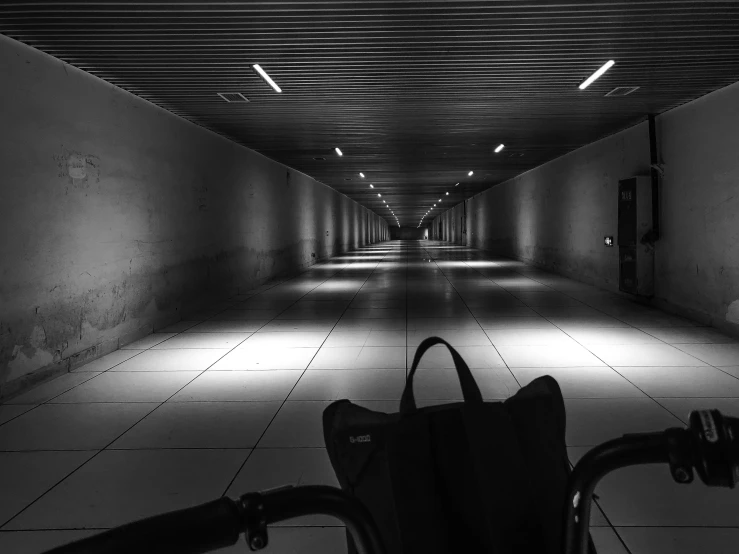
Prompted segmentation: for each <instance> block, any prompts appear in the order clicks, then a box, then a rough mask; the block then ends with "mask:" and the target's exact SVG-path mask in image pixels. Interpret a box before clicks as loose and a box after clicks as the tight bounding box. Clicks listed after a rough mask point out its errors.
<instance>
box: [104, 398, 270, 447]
mask: <svg viewBox="0 0 739 554" xmlns="http://www.w3.org/2000/svg"><path fill="white" fill-rule="evenodd" d="M280 405H281V403H280V402H279V401H278V402H167V403H166V404H163V405H162V406H160V407H159V408H157V409H156V410H155V411H154V412H152V413H151V414H149V415H148V416H147V417H146V418H145V419H144V420H143V421H140V422H139V423H138V424H137V425H136V426H135V427H134V428H133V429H131V430H129V431H128V432H127V433H125V434H124V435H123V436H122V437H121V438H119V439H118V440H117V441H115V442H114V443H113V444H112V445H111V446H110V448H112V449H132V448H139V449H142V448H143V449H146V448H253V447H254V445H256V443H257V441H258V440H259V437H261V436H262V433H264V431H265V430H266V429H267V425H269V422H270V421H272V418H273V417H274V416H275V414H276V413H277V410H278V409H279V408H280Z"/></svg>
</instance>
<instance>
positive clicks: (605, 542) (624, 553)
mask: <svg viewBox="0 0 739 554" xmlns="http://www.w3.org/2000/svg"><path fill="white" fill-rule="evenodd" d="M590 536H591V537H592V538H593V543H594V544H595V550H596V552H597V553H598V554H634V553H633V552H629V551H628V550H627V549H626V547H624V545H623V543H622V542H621V540H620V539H619V538H618V535H617V534H616V532H615V531H614V530H613V529H612V528H611V527H592V524H591V528H590Z"/></svg>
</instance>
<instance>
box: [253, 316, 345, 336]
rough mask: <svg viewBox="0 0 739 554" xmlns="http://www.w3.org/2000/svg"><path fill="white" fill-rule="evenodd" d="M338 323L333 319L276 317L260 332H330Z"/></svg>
mask: <svg viewBox="0 0 739 554" xmlns="http://www.w3.org/2000/svg"><path fill="white" fill-rule="evenodd" d="M334 325H336V322H335V321H333V320H321V321H311V320H307V319H274V320H272V321H270V322H269V323H267V324H266V325H265V326H264V327H262V328H261V329H260V330H259V332H260V333H268V332H278V333H291V332H296V331H298V332H303V333H330V332H331V330H332V329H333V328H334Z"/></svg>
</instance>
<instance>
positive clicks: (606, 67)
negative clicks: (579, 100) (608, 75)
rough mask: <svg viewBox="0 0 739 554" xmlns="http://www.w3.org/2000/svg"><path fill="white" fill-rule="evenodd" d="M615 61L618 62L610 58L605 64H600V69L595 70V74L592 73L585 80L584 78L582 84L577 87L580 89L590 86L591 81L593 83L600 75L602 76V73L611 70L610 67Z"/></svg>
mask: <svg viewBox="0 0 739 554" xmlns="http://www.w3.org/2000/svg"><path fill="white" fill-rule="evenodd" d="M615 63H616V62H614V61H613V60H608V61H607V62H606V63H604V64H603V65H602V66H600V68H599V69H598V71H596V72H595V73H593V74H592V75H591V76H590V77H588V78H587V79H585V80H584V81H583V82H582V83H581V84H580V86H579V87H577V88H579V89H580V90H585V89H586V88H588V87H589V86H590V84H591V83H592V82H593V81H595V80H596V79H597V78H598V77H600V76H601V75H603V74H604V73H605V72H606V71H608V70H609V69H610V68H611V67H613V64H615Z"/></svg>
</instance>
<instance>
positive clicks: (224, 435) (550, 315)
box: [0, 241, 739, 554]
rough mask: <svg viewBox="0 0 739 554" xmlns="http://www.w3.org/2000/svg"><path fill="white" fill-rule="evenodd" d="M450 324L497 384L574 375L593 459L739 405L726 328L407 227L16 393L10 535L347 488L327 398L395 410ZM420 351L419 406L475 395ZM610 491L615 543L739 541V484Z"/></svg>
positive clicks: (612, 484)
mask: <svg viewBox="0 0 739 554" xmlns="http://www.w3.org/2000/svg"><path fill="white" fill-rule="evenodd" d="M431 335H439V336H442V337H445V338H446V339H448V340H449V341H450V342H451V343H452V344H454V345H455V346H457V347H458V350H459V351H460V353H461V354H462V356H463V357H464V358H465V360H466V361H467V362H468V364H469V365H470V367H471V368H472V371H473V373H474V374H475V377H476V379H477V381H478V383H479V385H480V388H481V390H482V391H483V394H484V396H485V397H486V398H487V399H489V400H496V399H503V398H506V397H508V396H510V395H511V394H513V393H515V391H516V390H518V388H519V387H520V386H522V385H525V384H526V383H528V382H529V381H530V380H532V379H534V378H535V377H536V376H538V375H542V374H550V375H553V376H554V377H555V378H556V379H557V380H558V381H559V382H560V384H561V386H562V388H563V391H564V394H565V396H566V403H567V410H568V432H567V440H568V445H569V448H570V453H571V457H572V459H573V460H575V459H577V458H578V457H579V456H581V455H582V454H583V452H585V451H587V449H588V448H589V447H592V446H593V445H595V444H598V443H600V442H602V441H604V440H607V439H609V438H612V437H615V436H618V435H621V434H623V433H627V432H640V431H649V430H655V429H664V428H666V427H669V426H675V425H682V422H684V420H685V416H686V414H687V413H688V411H689V410H691V409H695V408H698V407H714V406H715V407H719V408H720V409H722V410H725V411H727V412H730V413H731V412H733V413H734V414H739V343H737V342H736V341H734V340H732V339H730V338H728V337H725V336H723V335H721V334H719V333H717V332H716V331H715V330H713V329H709V328H704V327H697V326H695V325H694V324H693V323H691V322H690V321H687V320H684V319H681V318H678V317H675V316H672V315H669V314H666V313H663V312H660V311H657V310H653V309H649V308H646V307H644V306H641V305H638V304H635V303H633V302H631V301H630V300H629V299H627V298H624V297H622V296H619V295H617V294H612V293H609V292H605V291H602V290H599V289H596V288H593V287H590V286H588V285H584V284H582V283H578V282H576V281H572V280H569V279H566V278H563V277H560V276H557V275H553V274H550V273H546V272H543V271H540V270H538V269H536V268H533V267H530V266H527V265H525V264H523V263H521V262H518V261H515V260H508V259H503V258H500V259H498V258H495V259H493V258H489V257H486V256H485V255H484V254H482V253H481V252H478V251H476V250H474V249H471V248H465V247H459V246H454V245H450V244H448V243H438V242H431V241H423V242H400V241H393V242H386V243H382V244H378V245H374V246H368V247H365V248H362V249H359V250H357V251H355V252H350V253H347V254H344V255H342V256H337V257H336V258H334V259H332V260H330V261H328V262H326V263H323V264H319V265H316V266H313V267H312V268H311V269H310V270H309V271H307V272H305V273H303V274H301V275H299V276H297V277H295V278H293V279H289V280H283V281H282V282H274V283H268V284H266V285H263V286H261V287H259V288H258V289H256V290H253V291H250V292H248V293H244V294H241V295H239V296H237V297H235V298H232V299H230V300H229V301H227V302H219V303H216V304H214V305H213V306H210V307H209V308H207V309H205V310H201V311H200V312H199V313H195V314H191V315H190V317H189V318H188V319H186V320H184V321H181V322H179V323H177V324H175V325H173V326H171V327H169V328H166V329H161V330H160V331H159V332H157V333H155V334H152V335H150V336H148V337H146V338H144V339H142V340H141V341H138V342H136V343H134V344H130V345H128V346H126V347H124V349H121V350H119V351H117V352H114V353H113V354H110V355H108V356H105V357H104V358H101V359H100V360H97V361H95V362H93V363H91V364H88V365H87V366H83V367H82V368H80V369H78V370H77V371H75V372H73V373H70V374H68V375H65V376H62V377H60V378H58V379H56V380H54V381H52V382H49V383H47V384H44V385H42V386H40V387H38V388H36V389H34V390H32V391H30V392H29V393H27V394H25V395H23V396H20V397H17V398H15V399H13V400H11V401H10V402H8V403H7V404H5V405H2V406H0V422H2V423H3V424H2V425H1V426H0V449H2V450H3V451H4V452H0V490H2V491H3V494H2V495H0V524H4V525H3V527H2V528H1V529H0V550H2V551H4V552H37V551H39V550H41V549H42V548H43V547H50V546H51V545H53V544H57V543H59V542H62V541H64V540H69V539H70V538H73V537H76V536H79V535H80V534H84V533H86V532H87V531H84V529H90V528H107V527H110V526H114V525H118V524H121V523H123V522H125V521H127V520H130V519H134V518H138V517H143V516H146V515H150V514H153V513H156V512H159V511H164V510H170V509H176V508H181V507H185V506H188V505H192V504H195V503H199V502H204V501H207V500H209V499H212V498H214V497H218V496H219V495H222V494H224V493H225V494H228V495H232V496H236V495H238V494H241V493H243V492H246V491H249V490H255V489H261V488H268V487H272V486H276V485H279V484H283V483H301V484H309V483H327V484H336V480H335V478H334V476H333V474H332V471H331V468H330V466H329V464H328V459H327V457H326V454H325V451H324V450H323V438H322V433H321V426H320V425H321V412H322V411H323V409H324V408H325V406H326V405H327V404H328V403H329V402H330V401H332V400H336V399H339V398H350V399H353V400H354V401H356V402H358V403H360V404H362V405H365V406H367V407H370V408H373V409H378V410H384V411H396V410H397V404H398V399H399V397H400V394H401V391H402V388H403V385H404V382H405V378H406V371H407V368H408V367H409V363H410V359H411V358H412V356H413V353H414V350H415V347H416V346H417V345H418V343H419V342H420V341H421V340H423V338H425V337H427V336H431ZM421 368H422V369H423V370H424V371H422V372H421V374H419V376H418V378H417V380H416V390H415V392H416V397H417V398H418V399H419V403H420V404H422V405H427V404H434V403H439V402H449V401H455V400H459V399H460V392H459V389H458V385H457V384H456V377H455V374H454V372H453V370H452V369H451V368H452V363H451V357H450V356H449V355H448V354H447V353H446V352H445V351H443V350H442V349H438V348H434V349H432V350H431V351H430V352H429V353H428V354H427V356H426V357H425V358H424V359H423V361H422V364H421ZM75 470H76V471H75ZM57 483H59V484H58V485H57ZM55 485H56V486H55ZM598 492H599V494H600V501H599V506H600V509H599V510H596V513H595V514H594V516H593V534H594V537H595V540H596V542H597V544H598V547H599V552H601V553H609V552H613V553H623V552H626V550H625V549H624V547H623V546H622V544H621V542H620V541H619V539H618V537H617V536H616V534H615V533H619V534H620V535H621V536H622V537H623V538H625V540H626V542H627V543H629V544H632V545H637V549H635V550H634V549H632V551H633V552H635V553H637V554H642V553H647V552H650V553H652V552H679V553H683V552H685V553H687V552H697V551H699V550H700V551H702V552H707V553H709V552H729V551H732V552H733V551H735V545H736V544H737V541H738V540H739V494H738V493H736V491H716V490H708V489H705V488H703V487H702V486H700V485H691V486H677V485H675V484H673V483H672V482H671V480H670V478H669V477H668V470H667V469H666V468H659V467H648V468H637V469H633V470H628V471H623V472H620V473H618V474H614V475H613V476H611V477H609V478H607V479H606V480H605V481H603V483H602V485H601V487H600V489H599V491H598ZM601 509H602V510H601ZM604 514H605V515H604ZM606 517H607V518H608V519H606ZM271 537H272V539H273V548H272V549H271V550H268V551H273V552H345V546H344V536H343V530H342V529H341V528H338V527H336V522H335V521H334V520H332V519H330V518H324V517H311V518H305V519H302V520H295V521H293V522H289V523H286V524H284V525H282V526H281V527H280V528H279V529H277V530H276V531H275V532H274V533H272V535H271ZM638 545H641V546H638ZM696 545H699V546H696ZM243 549H244V545H243V544H241V543H240V544H239V545H238V547H234V548H233V549H229V550H228V551H229V552H231V551H232V552H237V551H238V552H241V551H243Z"/></svg>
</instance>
